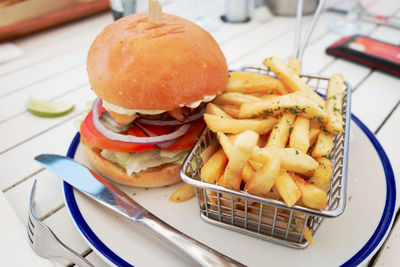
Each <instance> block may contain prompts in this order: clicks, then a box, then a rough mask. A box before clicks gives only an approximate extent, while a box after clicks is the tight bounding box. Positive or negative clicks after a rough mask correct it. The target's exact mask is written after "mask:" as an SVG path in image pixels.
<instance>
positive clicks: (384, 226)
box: [64, 114, 396, 266]
mask: <svg viewBox="0 0 400 267" xmlns="http://www.w3.org/2000/svg"><path fill="white" fill-rule="evenodd" d="M351 119H352V120H353V121H354V122H355V123H356V124H357V126H358V127H360V129H361V130H362V131H363V132H364V133H365V135H366V136H367V137H368V139H369V140H370V141H371V143H372V144H373V146H374V148H375V150H376V152H377V153H378V155H379V158H380V160H381V163H382V166H383V169H384V172H385V178H386V201H385V207H384V209H383V214H382V217H381V219H380V221H379V224H378V226H377V228H376V229H375V231H374V233H373V234H372V236H371V237H370V239H369V240H368V241H367V243H366V244H365V245H364V246H363V247H362V248H361V249H360V250H359V251H358V252H357V253H356V254H355V255H354V256H353V257H351V258H350V259H349V260H348V261H346V262H345V263H344V264H343V265H342V266H357V265H359V264H360V263H362V262H363V261H364V260H365V259H366V258H368V257H369V256H370V255H371V253H373V252H374V251H375V249H376V248H377V247H378V246H379V244H380V243H381V242H382V240H383V239H384V237H385V236H386V234H387V232H388V230H389V229H390V226H391V224H392V221H393V218H394V211H395V205H396V182H395V179H394V174H393V169H392V166H391V164H390V161H389V159H388V157H387V155H386V153H385V151H384V150H383V147H382V145H381V144H380V143H379V142H378V140H377V139H376V137H375V135H374V134H373V133H372V132H371V131H370V130H369V129H368V128H367V126H365V125H364V123H362V122H361V121H360V120H359V119H358V118H357V117H356V116H355V115H354V114H351ZM79 139H80V134H79V132H78V133H77V134H76V135H75V137H74V139H73V140H72V143H71V145H70V147H69V148H68V152H67V156H68V157H71V158H74V156H75V152H76V149H77V148H78V145H79ZM64 195H65V201H66V203H67V207H68V209H69V212H70V213H71V215H72V218H73V220H74V222H75V225H76V226H77V227H78V228H79V230H80V232H81V233H82V234H83V235H84V236H85V238H86V239H87V240H88V241H89V243H90V244H91V245H92V246H93V247H94V248H95V249H96V250H97V251H98V252H100V253H101V254H102V255H103V256H104V257H105V258H107V259H108V260H109V261H110V262H112V263H113V264H115V265H117V266H132V265H131V264H129V263H128V262H126V261H125V260H124V259H122V258H121V257H119V256H118V255H117V254H115V253H114V252H113V251H112V250H110V249H109V248H108V247H107V246H106V245H105V244H104V243H103V242H102V241H101V240H100V239H99V238H98V237H97V236H96V234H95V233H94V232H93V231H92V229H91V228H90V226H89V225H88V224H87V222H86V221H85V219H84V218H83V216H82V213H81V212H80V210H79V207H78V204H77V202H76V199H75V194H74V190H73V187H72V186H70V185H69V184H68V183H66V182H64Z"/></svg>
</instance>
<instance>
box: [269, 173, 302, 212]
mask: <svg viewBox="0 0 400 267" xmlns="http://www.w3.org/2000/svg"><path fill="white" fill-rule="evenodd" d="M275 187H276V189H277V190H278V192H279V194H280V195H281V197H282V199H283V201H284V202H285V203H286V205H287V206H288V207H292V206H293V205H294V204H296V202H297V200H299V198H300V197H301V192H300V190H299V188H297V185H296V183H295V181H294V180H293V178H292V177H291V176H290V175H289V174H288V173H287V171H286V170H283V169H282V170H280V172H279V175H278V177H277V178H276V179H275Z"/></svg>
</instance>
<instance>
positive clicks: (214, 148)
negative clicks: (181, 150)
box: [200, 142, 220, 163]
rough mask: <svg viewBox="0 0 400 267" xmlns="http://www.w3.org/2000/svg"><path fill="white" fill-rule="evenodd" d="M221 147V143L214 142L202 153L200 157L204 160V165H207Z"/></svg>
mask: <svg viewBox="0 0 400 267" xmlns="http://www.w3.org/2000/svg"><path fill="white" fill-rule="evenodd" d="M219 147H220V146H219V143H218V142H214V143H213V144H211V145H210V146H208V147H207V148H206V149H205V150H204V151H203V152H201V154H200V157H201V159H202V160H203V163H206V162H207V161H208V159H209V158H211V156H212V155H214V154H215V152H217V151H218V149H219Z"/></svg>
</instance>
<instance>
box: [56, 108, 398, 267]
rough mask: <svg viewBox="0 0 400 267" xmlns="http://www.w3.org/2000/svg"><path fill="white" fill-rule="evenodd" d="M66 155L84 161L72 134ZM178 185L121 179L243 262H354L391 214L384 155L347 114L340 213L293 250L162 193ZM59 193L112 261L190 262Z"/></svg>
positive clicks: (69, 192) (378, 239)
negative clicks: (219, 222) (145, 185)
mask: <svg viewBox="0 0 400 267" xmlns="http://www.w3.org/2000/svg"><path fill="white" fill-rule="evenodd" d="M68 156H70V157H75V159H77V160H78V161H81V162H83V163H85V164H89V163H88V161H87V158H86V156H85V153H84V151H83V149H82V147H81V146H80V145H79V134H77V136H76V137H75V139H74V141H73V142H72V144H71V146H70V149H69V151H68ZM176 187H177V185H175V186H170V187H164V188H158V189H149V190H145V189H132V188H127V187H122V189H123V190H124V191H125V192H127V193H128V194H129V195H131V196H133V197H134V199H135V200H137V201H138V202H139V203H141V204H142V205H143V206H144V207H146V208H147V209H149V210H150V211H151V212H153V213H154V214H155V215H156V216H158V217H160V218H161V219H163V220H165V221H166V222H168V223H169V224H171V225H172V226H174V227H176V228H178V229H179V230H181V231H182V232H184V233H186V234H188V235H190V236H192V237H193V238H195V239H197V240H199V241H200V242H202V243H205V244H206V245H208V246H210V247H212V248H214V249H216V250H218V251H220V252H222V253H224V254H226V255H228V256H229V257H232V258H234V259H236V260H238V261H240V262H242V263H244V264H246V265H249V266H266V265H268V264H272V265H279V266H293V265H295V266H321V265H323V266H339V265H346V266H356V265H359V264H361V263H364V264H365V263H366V262H368V261H369V259H370V257H371V256H372V255H374V253H375V252H376V251H377V249H378V248H379V247H380V246H381V244H382V242H383V241H384V240H385V238H386V236H387V234H388V232H389V229H390V227H391V225H392V222H393V218H394V210H395V203H396V184H395V180H394V176H393V171H392V167H391V165H390V162H389V160H388V158H387V156H386V154H385V152H384V151H383V149H382V147H381V145H380V144H379V142H378V141H377V140H376V138H375V137H374V135H373V134H372V133H371V132H370V131H369V130H368V129H367V128H366V127H365V126H364V125H363V124H362V123H361V122H360V121H359V120H358V119H357V118H356V117H354V116H352V123H351V132H350V150H349V169H348V193H347V196H348V201H347V206H346V209H345V211H344V213H343V214H342V215H341V216H339V217H337V218H334V219H326V220H325V221H324V222H323V223H322V225H321V227H320V228H319V229H318V231H317V232H316V234H315V236H314V238H315V245H314V246H309V247H308V248H306V249H304V250H297V249H293V248H288V247H284V246H280V245H277V244H273V243H270V242H267V241H262V240H259V239H256V238H253V237H249V236H246V235H244V234H240V233H237V232H233V231H230V230H227V229H224V228H220V227H218V226H214V225H211V224H208V223H206V222H204V221H203V220H202V219H201V218H200V216H199V208H198V206H197V205H198V204H197V200H196V199H192V200H190V201H188V202H185V203H180V204H177V203H172V202H170V201H169V200H168V197H169V196H170V194H171V193H172V192H173V191H174V190H175V189H176ZM64 190H65V201H66V203H67V206H68V209H69V211H70V213H71V216H72V218H73V220H74V223H75V225H76V226H77V228H78V229H79V231H80V232H81V233H82V235H83V236H84V238H85V239H86V240H87V242H88V244H89V245H90V246H91V247H92V248H93V250H94V251H96V252H97V253H98V254H99V255H100V256H101V257H102V258H104V259H105V260H106V261H107V262H109V263H112V264H114V265H119V266H127V265H129V264H131V265H135V266H187V265H189V264H191V263H190V262H188V261H187V260H186V259H184V258H182V257H181V256H180V255H178V254H177V253H175V251H173V250H172V249H170V248H169V247H167V246H166V245H164V244H163V243H162V242H161V241H159V240H157V239H156V238H155V237H153V236H152V235H150V234H149V233H147V232H145V231H144V230H142V229H139V228H138V227H137V226H136V225H135V224H134V223H132V222H130V221H129V220H127V219H125V218H123V217H121V216H119V215H117V214H116V213H114V212H112V211H110V210H108V209H107V208H105V207H103V206H101V205H100V204H98V203H96V202H94V201H92V200H90V199H89V198H87V197H86V196H84V195H83V194H81V193H79V192H77V191H76V190H74V189H72V188H71V187H70V186H69V185H68V184H66V183H64Z"/></svg>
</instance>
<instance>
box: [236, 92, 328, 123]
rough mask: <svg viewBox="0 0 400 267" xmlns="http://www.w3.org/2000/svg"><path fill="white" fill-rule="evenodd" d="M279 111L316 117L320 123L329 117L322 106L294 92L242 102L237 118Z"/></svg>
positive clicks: (277, 112) (276, 113)
mask: <svg viewBox="0 0 400 267" xmlns="http://www.w3.org/2000/svg"><path fill="white" fill-rule="evenodd" d="M281 113H289V114H290V113H291V114H294V115H301V116H304V117H307V118H309V119H316V120H318V121H319V122H320V123H325V122H327V121H328V119H329V118H328V115H327V114H326V112H325V111H324V109H323V107H322V106H319V105H317V104H315V103H314V102H313V101H312V100H310V99H308V98H306V97H305V96H303V95H301V94H296V93H291V94H287V95H281V96H275V97H271V98H270V99H267V100H265V99H262V100H259V101H256V102H251V103H244V104H243V105H242V106H241V107H240V111H239V118H243V119H245V118H252V117H258V116H272V115H273V116H276V115H279V114H281Z"/></svg>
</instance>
